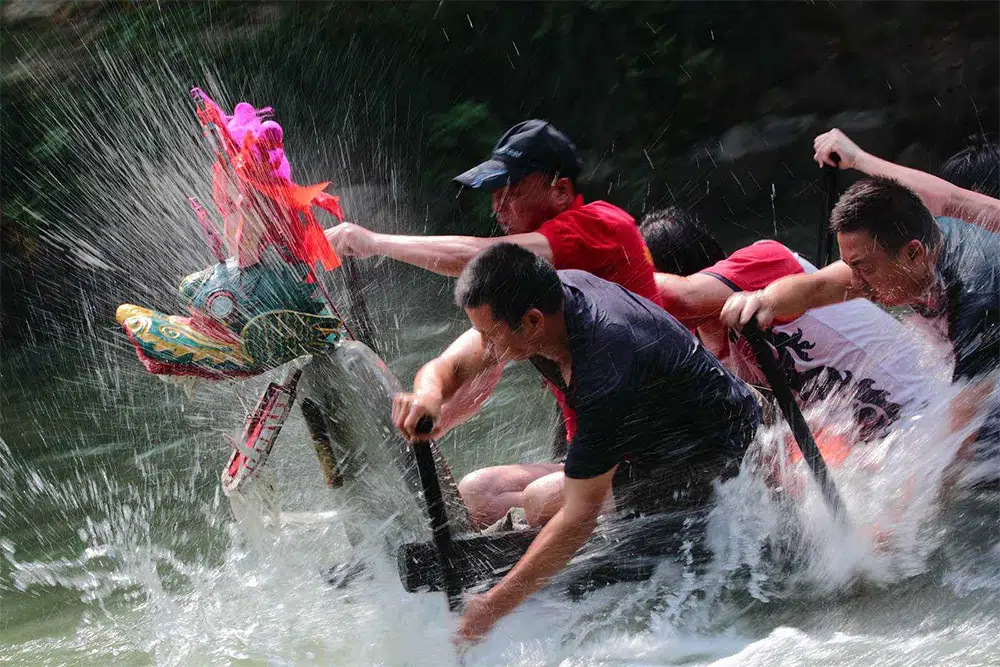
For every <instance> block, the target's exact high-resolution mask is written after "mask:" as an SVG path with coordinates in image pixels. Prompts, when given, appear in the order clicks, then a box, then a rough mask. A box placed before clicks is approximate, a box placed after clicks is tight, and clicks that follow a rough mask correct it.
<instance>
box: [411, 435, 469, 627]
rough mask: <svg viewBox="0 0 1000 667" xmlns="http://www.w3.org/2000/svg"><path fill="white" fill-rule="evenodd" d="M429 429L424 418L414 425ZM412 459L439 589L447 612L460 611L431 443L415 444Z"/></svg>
mask: <svg viewBox="0 0 1000 667" xmlns="http://www.w3.org/2000/svg"><path fill="white" fill-rule="evenodd" d="M432 430H434V422H433V421H431V420H430V419H428V418H427V417H424V418H423V419H421V420H420V421H419V422H417V433H419V434H421V435H426V434H428V433H430V432H431V431H432ZM413 456H414V458H416V460H417V474H418V475H420V485H421V486H422V487H423V491H424V502H425V503H426V505H427V516H428V517H429V518H430V520H431V534H432V538H433V542H434V547H435V550H436V551H437V560H438V566H439V567H440V568H441V577H442V579H443V581H442V583H443V584H444V585H443V586H442V588H443V589H444V592H445V594H446V595H447V597H448V609H449V610H451V611H459V610H460V609H461V607H462V584H461V581H460V580H459V578H458V575H457V573H456V572H455V571H454V569H453V568H452V567H451V562H452V558H451V556H452V546H451V530H450V529H449V527H448V513H447V512H446V511H445V507H444V499H443V498H442V497H441V484H440V483H439V482H438V476H437V470H436V469H435V467H434V454H433V452H431V443H430V442H418V443H415V444H414V445H413Z"/></svg>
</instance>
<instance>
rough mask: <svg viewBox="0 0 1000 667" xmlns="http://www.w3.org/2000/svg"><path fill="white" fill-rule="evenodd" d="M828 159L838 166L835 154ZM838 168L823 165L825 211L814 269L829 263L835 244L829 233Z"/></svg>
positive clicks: (836, 192) (834, 201)
mask: <svg viewBox="0 0 1000 667" xmlns="http://www.w3.org/2000/svg"><path fill="white" fill-rule="evenodd" d="M830 159H831V160H833V161H834V162H836V163H837V164H840V156H839V155H837V154H836V153H831V154H830ZM838 171H840V168H839V167H831V166H830V165H828V164H826V165H823V191H824V193H825V194H826V202H825V209H824V211H823V221H822V222H821V224H820V228H819V248H818V249H817V251H816V267H817V268H820V269H822V268H823V267H824V266H826V265H827V264H829V263H830V255H831V254H832V251H833V244H834V243H835V242H836V240H837V239H836V235H835V234H834V233H833V232H831V231H830V213H831V212H832V211H833V207H834V206H836V205H837V195H839V194H840V192H839V191H838V189H837V172H838Z"/></svg>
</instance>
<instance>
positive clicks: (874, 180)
mask: <svg viewBox="0 0 1000 667" xmlns="http://www.w3.org/2000/svg"><path fill="white" fill-rule="evenodd" d="M861 230H864V231H867V232H868V233H870V234H871V235H872V237H874V239H875V240H876V241H877V242H878V244H879V245H880V246H882V247H883V248H885V249H886V250H891V251H896V250H899V249H900V248H902V247H903V246H904V245H906V244H907V243H909V242H910V241H912V240H913V239H916V240H918V241H920V242H922V243H923V244H924V245H926V246H928V247H935V246H937V245H938V243H939V242H940V240H941V228H940V227H938V224H937V221H935V220H934V216H933V215H931V212H930V211H929V210H927V207H926V206H924V203H923V202H922V201H921V200H920V197H918V196H917V194H916V193H915V192H913V190H910V189H909V188H907V187H905V186H903V185H901V184H900V183H899V181H896V180H894V179H891V178H885V177H882V176H872V177H870V178H863V179H861V180H860V181H858V182H857V183H855V184H854V185H852V186H851V187H849V188H847V190H846V191H845V192H844V194H842V195H841V196H840V200H839V201H838V202H837V205H836V206H834V207H833V212H832V213H830V231H833V232H856V231H861Z"/></svg>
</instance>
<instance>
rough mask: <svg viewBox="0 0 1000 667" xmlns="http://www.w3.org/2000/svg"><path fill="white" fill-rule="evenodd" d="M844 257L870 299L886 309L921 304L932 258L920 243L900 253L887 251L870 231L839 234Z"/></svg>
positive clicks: (911, 244) (905, 247)
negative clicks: (920, 300) (887, 307)
mask: <svg viewBox="0 0 1000 667" xmlns="http://www.w3.org/2000/svg"><path fill="white" fill-rule="evenodd" d="M837 241H838V242H839V243H840V257H841V259H843V260H844V263H846V264H847V265H848V266H850V267H851V273H852V275H853V278H854V285H855V287H857V288H860V290H861V291H862V293H863V294H864V295H865V297H866V298H868V299H871V300H872V301H877V302H878V303H881V304H882V305H884V306H903V305H907V304H912V303H915V302H917V300H918V299H919V298H920V297H921V296H922V294H921V293H922V290H923V287H924V286H925V285H926V278H927V275H928V271H929V270H930V269H931V267H930V265H929V258H928V254H927V252H926V249H925V248H924V246H923V244H922V243H920V241H917V240H916V239H914V240H912V241H910V242H909V243H907V244H905V245H904V246H903V247H902V248H900V249H899V250H898V251H895V252H894V251H891V250H886V249H885V248H884V247H883V246H881V245H880V244H879V243H878V242H877V241H876V240H875V238H874V237H873V236H872V235H871V232H869V231H868V230H859V231H855V232H841V233H838V234H837Z"/></svg>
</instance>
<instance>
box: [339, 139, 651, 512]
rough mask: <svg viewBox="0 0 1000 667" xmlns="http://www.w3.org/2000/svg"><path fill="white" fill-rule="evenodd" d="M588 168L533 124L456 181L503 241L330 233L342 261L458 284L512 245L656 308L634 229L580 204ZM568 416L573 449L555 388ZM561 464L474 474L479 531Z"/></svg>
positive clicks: (472, 406)
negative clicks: (416, 271) (479, 194)
mask: <svg viewBox="0 0 1000 667" xmlns="http://www.w3.org/2000/svg"><path fill="white" fill-rule="evenodd" d="M580 169H581V162H580V157H579V155H578V153H577V150H576V146H575V145H574V144H573V142H572V141H571V140H570V139H569V137H567V136H566V135H565V134H563V133H562V132H560V131H559V130H558V129H556V128H555V127H554V126H553V125H552V124H551V123H549V122H547V121H544V120H526V121H523V122H521V123H518V124H517V125H515V126H514V127H512V128H510V129H509V130H508V131H507V132H506V133H505V134H504V135H503V136H502V137H500V140H499V141H497V143H496V146H494V147H493V153H492V155H491V157H490V159H489V160H486V161H485V162H483V163H482V164H479V165H477V166H475V167H473V168H472V169H470V170H468V171H466V172H465V173H463V174H460V175H459V176H457V177H455V179H454V182H455V183H457V184H458V185H460V186H462V187H467V188H473V189H486V190H489V191H490V192H491V193H492V195H493V211H494V213H495V214H496V217H497V222H499V223H500V226H501V227H502V228H503V230H504V232H505V234H506V236H503V237H494V238H481V237H475V236H402V235H394V234H377V233H375V232H372V231H370V230H368V229H365V228H364V227H361V226H359V225H355V224H351V223H341V224H339V225H337V226H336V227H333V228H332V229H329V230H327V238H328V239H329V240H330V243H331V244H332V245H333V247H334V249H335V250H336V251H337V253H339V254H340V255H342V256H348V257H360V258H364V257H371V256H373V255H383V256H386V257H392V258H393V259H397V260H399V261H402V262H406V263H408V264H413V265H414V266H419V267H422V268H425V269H428V270H430V271H434V272H435V273H438V274H441V275H446V276H457V275H459V274H460V273H461V272H462V269H463V268H465V265H466V264H467V263H468V262H469V261H470V260H471V259H472V258H473V257H475V256H476V255H477V254H478V253H479V252H480V251H482V250H484V249H485V248H488V247H489V246H491V245H494V244H496V243H501V242H504V243H513V244H516V245H519V246H521V247H523V248H526V249H528V250H530V251H532V252H534V253H535V254H537V255H539V256H541V257H543V258H544V259H546V260H548V261H549V262H551V263H552V264H553V265H554V266H555V268H556V269H578V270H582V271H587V272H589V273H592V274H594V275H596V276H598V277H600V278H604V279H605V280H608V281H611V282H615V283H618V284H619V285H621V286H622V287H625V288H626V289H628V290H629V291H631V292H634V293H636V294H638V295H639V296H642V297H645V298H647V299H649V300H650V301H653V302H654V303H657V304H659V292H658V290H657V288H656V282H655V280H654V279H653V260H652V257H651V256H650V254H649V251H648V250H647V249H646V244H645V242H644V241H643V240H642V236H641V235H640V233H639V230H638V226H637V225H636V223H635V220H634V219H633V218H632V216H630V215H629V214H628V213H626V212H625V211H623V210H622V209H620V208H618V207H617V206H614V205H612V204H609V203H607V202H604V201H594V202H591V203H589V204H585V203H584V202H583V197H582V196H581V195H579V194H577V192H576V187H575V179H576V177H577V176H578V175H579V174H580ZM501 371H502V368H497V369H496V370H495V371H493V372H492V373H491V374H490V375H489V376H488V377H483V378H481V379H480V380H479V381H478V382H471V383H468V384H467V385H466V387H464V388H463V392H462V394H461V395H459V396H456V397H455V398H454V399H452V400H451V401H450V402H449V404H448V405H447V406H446V407H445V409H444V415H443V417H442V418H441V420H440V421H439V422H438V427H437V429H436V430H435V434H434V435H435V437H438V436H440V435H441V434H443V433H445V432H446V431H447V430H448V429H450V428H452V427H454V426H455V425H457V424H459V423H461V422H462V421H464V420H465V419H467V418H469V417H470V416H472V415H473V414H475V412H476V411H478V409H479V407H480V405H481V403H482V401H484V400H485V399H486V397H487V396H489V394H490V393H491V392H492V390H493V388H494V387H495V386H496V383H497V382H498V381H499V379H500V372H501ZM550 388H551V390H552V393H553V394H554V395H555V397H556V401H557V402H558V403H559V406H560V408H561V409H562V413H563V418H564V423H565V435H566V440H567V441H570V440H572V439H573V436H574V435H575V433H576V415H575V414H574V412H573V411H572V410H571V409H570V408H569V407H568V406H567V404H566V400H565V397H564V396H563V395H562V392H561V391H560V390H559V389H558V388H557V387H556V386H554V385H552V384H551V383H550ZM561 470H562V465H561V464H558V463H537V464H523V465H521V464H518V465H509V466H496V467H491V468H484V469H482V470H477V471H475V472H473V473H472V474H470V475H467V476H466V477H465V478H464V479H463V480H462V482H461V483H460V485H459V489H460V490H461V492H462V497H463V498H464V499H465V501H466V504H467V505H468V506H469V510H470V513H471V515H472V517H473V521H474V522H476V523H477V524H479V525H489V524H490V523H493V522H494V521H495V520H496V519H498V518H499V517H501V516H503V515H504V514H505V513H506V512H507V510H508V509H509V508H510V507H518V506H522V505H521V502H522V496H523V492H524V489H525V487H526V486H527V485H529V484H531V483H532V482H534V481H536V480H538V479H540V478H541V477H544V476H547V475H550V474H551V473H556V472H560V471H561Z"/></svg>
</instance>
